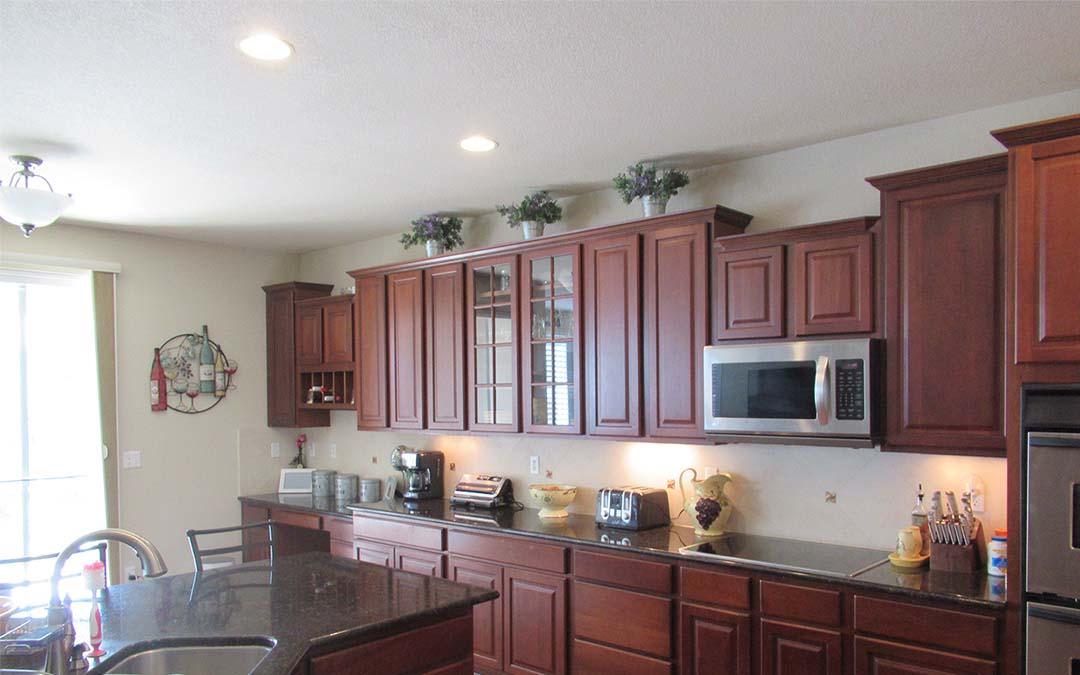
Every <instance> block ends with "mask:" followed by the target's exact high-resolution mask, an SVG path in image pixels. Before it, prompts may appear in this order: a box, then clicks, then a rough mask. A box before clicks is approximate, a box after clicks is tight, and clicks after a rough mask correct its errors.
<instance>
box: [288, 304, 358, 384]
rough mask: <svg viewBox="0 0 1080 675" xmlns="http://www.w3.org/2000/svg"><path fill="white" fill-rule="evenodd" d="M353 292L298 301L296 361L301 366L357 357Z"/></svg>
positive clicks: (331, 363)
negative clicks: (354, 343) (355, 354)
mask: <svg viewBox="0 0 1080 675" xmlns="http://www.w3.org/2000/svg"><path fill="white" fill-rule="evenodd" d="M352 300H353V299H352V296H350V295H334V296H327V297H317V298H311V299H305V300H300V301H297V303H296V305H295V307H296V362H297V364H298V365H300V366H329V367H334V366H342V365H346V364H351V363H352V360H353V319H352Z"/></svg>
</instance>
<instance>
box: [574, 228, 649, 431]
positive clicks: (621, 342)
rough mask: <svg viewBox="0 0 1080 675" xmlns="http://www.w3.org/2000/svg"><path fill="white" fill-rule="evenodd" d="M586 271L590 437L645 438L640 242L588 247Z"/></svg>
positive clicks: (599, 242)
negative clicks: (643, 425) (642, 381)
mask: <svg viewBox="0 0 1080 675" xmlns="http://www.w3.org/2000/svg"><path fill="white" fill-rule="evenodd" d="M584 267H585V271H584V284H583V286H584V289H583V290H584V296H585V302H584V309H583V313H584V315H585V317H584V318H585V400H586V410H587V412H586V415H587V416H588V423H587V431H588V433H589V435H590V436H614V437H620V436H623V437H631V438H633V437H637V436H641V433H642V410H641V402H642V391H641V387H642V385H641V319H640V316H641V237H640V236H639V235H637V234H636V233H635V234H625V235H619V236H615V237H605V238H603V239H596V240H593V241H589V242H586V244H585V265H584Z"/></svg>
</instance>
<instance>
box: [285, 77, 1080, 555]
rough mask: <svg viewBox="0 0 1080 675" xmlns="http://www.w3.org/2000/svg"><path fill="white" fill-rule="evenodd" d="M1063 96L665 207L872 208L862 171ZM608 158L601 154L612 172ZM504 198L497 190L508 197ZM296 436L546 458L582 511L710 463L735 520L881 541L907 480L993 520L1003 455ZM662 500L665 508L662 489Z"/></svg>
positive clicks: (351, 249) (846, 146) (798, 220)
mask: <svg viewBox="0 0 1080 675" xmlns="http://www.w3.org/2000/svg"><path fill="white" fill-rule="evenodd" d="M1077 109H1080V91H1072V92H1066V93H1064V94H1058V95H1055V96H1049V97H1043V98H1039V99H1031V100H1027V101H1022V102H1019V103H1014V104H1009V105H1005V106H999V107H995V108H989V109H985V110H979V111H975V112H971V113H966V114H962V115H957V116H953V117H948V118H943V119H938V120H932V121H928V122H922V123H918V124H911V125H907V126H903V127H897V128H894V129H887V130H884V131H878V132H873V133H868V134H864V135H860V136H854V137H850V138H845V139H840V140H836V141H830V142H827V143H821V144H817V145H813V146H808V147H804V148H798V149H794V150H789V151H785V152H780V153H776V154H773V155H768V156H764V157H758V158H753V159H748V160H743V161H738V162H733V163H730V164H725V165H721V166H716V167H711V168H708V169H705V170H702V171H697V172H694V173H693V174H692V176H691V180H692V182H691V185H690V187H689V188H688V189H687V190H685V192H684V194H680V195H678V196H677V197H675V198H674V199H673V200H672V202H671V204H670V205H669V207H670V209H671V210H673V211H674V210H685V209H693V208H699V207H704V206H708V205H710V204H716V203H720V204H723V205H725V206H729V207H732V208H735V209H739V210H741V211H745V212H747V213H751V214H753V215H754V221H753V223H752V225H751V227H750V231H761V230H767V229H774V228H780V227H788V226H796V225H802V224H807V223H812V222H820V221H824V220H832V219H838V218H847V217H852V216H859V215H874V214H877V213H878V212H879V206H878V195H877V192H876V191H875V190H874V189H873V188H872V187H870V186H869V185H867V184H866V183H865V182H864V180H863V179H864V178H865V177H866V176H872V175H877V174H882V173H888V172H892V171H900V170H905V169H911V168H916V167H920V166H927V165H931V164H937V163H941V162H948V161H954V160H960V159H966V158H970V157H976V156H980V155H986V154H992V153H997V152H1002V150H1003V149H1002V148H1001V146H1000V145H998V144H997V142H996V141H994V139H993V138H992V137H990V135H989V134H988V132H989V131H990V130H991V129H996V128H999V127H1003V126H1008V125H1011V124H1019V123H1024V122H1029V121H1035V120H1039V119H1044V118H1048V117H1055V116H1059V115H1065V114H1071V113H1074V112H1075V111H1076V110H1077ZM500 152H501V150H500ZM620 168H621V167H612V173H613V174H614V173H615V172H616V171H617V170H618V169H620ZM513 197H514V195H512V194H508V195H506V198H507V199H508V200H509V199H512V198H513ZM564 210H565V214H564V222H563V223H561V224H559V225H557V226H555V227H552V228H551V230H552V231H556V232H558V231H563V230H569V229H579V228H584V227H592V226H598V225H605V224H609V223H613V222H618V221H621V220H628V219H632V218H634V217H637V216H638V214H639V213H640V207H639V206H638V205H637V204H636V203H635V204H632V205H630V206H626V205H624V204H622V202H621V201H620V200H619V199H618V197H617V195H615V193H614V192H612V191H611V190H603V191H600V192H595V193H590V194H586V195H582V196H578V197H574V198H569V199H566V200H564ZM405 227H406V224H404V223H403V224H402V229H404V228H405ZM397 236H398V235H393V236H386V237H381V238H377V239H372V240H368V241H362V242H357V243H355V244H351V245H346V246H339V247H335V248H331V249H327V250H323V251H314V252H310V253H306V254H304V255H303V256H301V261H300V267H301V278H302V279H303V280H305V281H316V282H324V283H335V284H338V285H339V286H345V285H349V284H350V283H351V280H350V278H349V277H348V276H347V275H346V274H345V272H346V271H347V270H350V269H356V268H361V267H366V266H370V265H376V264H381V263H387V262H393V261H399V260H406V259H411V258H416V257H420V256H421V255H422V251H419V250H416V249H413V250H410V251H403V250H402V249H401V247H400V245H399V244H398V243H397ZM518 236H520V235H519V233H518V232H516V231H514V230H510V229H509V228H506V227H505V226H504V225H503V224H502V223H501V222H499V220H498V219H497V218H496V217H491V216H486V217H482V218H479V219H477V220H476V221H475V222H473V223H471V224H469V225H468V226H467V227H466V233H465V239H466V242H467V245H468V246H469V247H478V246H485V245H489V244H493V243H498V242H502V241H509V240H513V239H516V238H517V237H518ZM957 405H963V402H962V401H958V402H957ZM308 435H309V437H310V438H311V439H312V440H313V441H314V442H315V444H316V447H315V458H314V464H315V465H316V466H320V467H322V466H325V467H328V468H337V469H339V470H348V471H355V472H359V473H360V474H361V475H363V476H373V477H380V478H384V477H385V476H386V475H387V473H388V468H387V466H386V458H387V456H388V453H389V451H390V449H391V448H392V447H393V446H395V445H397V444H399V443H404V444H406V445H410V446H415V447H420V448H433V449H440V450H443V451H444V452H446V453H447V459H448V461H450V462H454V463H455V466H456V470H455V471H453V472H451V473H450V475H449V477H448V479H447V486H448V488H449V487H450V486H452V485H453V483H454V482H455V481H456V480H457V478H458V477H459V476H460V475H461V473H463V472H493V473H500V474H504V475H507V476H509V477H511V478H512V479H513V481H514V483H515V485H517V486H519V492H520V493H521V495H520V496H521V497H522V498H523V499H525V497H526V495H525V491H524V489H523V488H524V486H526V485H528V484H529V483H533V482H537V481H538V479H544V478H545V473H546V471H547V470H551V472H552V480H556V481H560V482H567V483H573V484H576V485H579V486H581V487H583V488H584V490H583V492H582V494H581V496H579V498H578V501H577V502H576V503H575V505H574V509H575V510H578V511H583V512H587V513H589V512H592V510H593V502H594V499H595V490H596V489H597V488H599V487H602V486H605V485H613V484H620V483H626V482H634V483H645V484H648V485H655V486H663V485H664V482H665V480H667V479H669V478H675V477H676V475H677V474H678V472H679V471H680V470H681V469H682V468H683V467H687V466H693V467H696V468H697V469H698V470H699V471H701V470H703V469H704V468H706V467H716V468H719V469H721V470H724V471H730V472H731V473H733V474H734V476H735V483H734V485H733V486H732V487H731V488H729V492H730V494H731V495H732V497H733V499H734V501H735V504H736V507H737V515H736V517H735V519H734V520H733V523H732V524H733V527H734V528H735V529H739V530H744V531H747V532H755V533H761V534H771V535H779V536H789V537H799V538H806V539H813V540H820V541H829V542H839V543H847V544H854V545H873V546H881V547H888V546H890V545H891V544H892V541H893V537H894V535H895V530H896V528H897V527H898V526H900V525H904V524H906V518H907V514H908V512H909V511H910V509H911V507H912V505H913V502H914V494H915V486H916V484H917V483H919V482H922V483H923V484H924V485H925V486H926V488H927V490H928V491H929V490H933V489H943V490H944V489H953V490H961V489H963V487H964V482H965V481H966V479H967V477H968V476H969V475H972V474H975V475H977V476H979V477H980V478H981V479H982V480H983V481H984V482H985V484H986V487H987V493H986V500H987V512H986V514H985V515H984V518H985V519H986V521H987V522H988V524H989V525H990V526H991V527H1004V524H1005V462H1004V460H997V459H967V458H955V457H946V456H920V455H911V454H896V453H883V452H880V451H878V450H850V449H842V448H810V447H777V446H764V445H727V446H671V445H660V444H647V443H616V442H607V441H594V440H585V439H575V440H564V439H559V440H550V439H537V438H535V437H532V436H530V437H524V436H504V437H499V436H452V435H434V434H416V433H412V434H410V433H395V432H385V433H361V432H358V431H356V430H355V416H353V415H350V414H348V413H335V414H334V417H333V426H332V428H330V429H318V430H308ZM331 444H333V445H335V446H336V454H337V457H336V458H335V459H331V458H330V457H329V456H328V455H329V446H330V445H331ZM530 455H537V456H539V457H540V463H541V469H542V470H541V475H540V476H530V475H529V474H528V458H529V456H530ZM373 461H377V462H378V463H377V464H372V462H373ZM825 491H830V492H835V493H837V495H838V498H837V503H836V504H826V503H825V501H824V493H825ZM525 500H526V501H527V499H525ZM671 501H672V505H673V507H674V508H678V504H677V502H678V499H677V496H676V494H675V493H672V494H671Z"/></svg>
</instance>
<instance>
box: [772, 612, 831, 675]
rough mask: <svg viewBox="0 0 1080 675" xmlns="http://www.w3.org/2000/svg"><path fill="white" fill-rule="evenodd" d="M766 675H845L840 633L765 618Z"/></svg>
mask: <svg viewBox="0 0 1080 675" xmlns="http://www.w3.org/2000/svg"><path fill="white" fill-rule="evenodd" d="M758 625H759V631H758V632H759V634H760V639H761V673H762V675H792V674H793V673H798V674H799V675H841V673H842V672H843V656H842V654H841V652H842V651H843V643H844V641H843V638H842V637H841V635H840V632H839V631H835V630H826V629H824V628H813V627H810V626H804V625H802V624H797V623H787V622H785V621H773V620H771V619H761V620H760V621H759V624H758Z"/></svg>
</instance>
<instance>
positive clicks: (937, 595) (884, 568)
mask: <svg viewBox="0 0 1080 675" xmlns="http://www.w3.org/2000/svg"><path fill="white" fill-rule="evenodd" d="M241 499H242V500H245V501H248V502H256V503H260V504H264V505H266V506H269V507H275V506H285V507H288V508H291V509H297V510H304V511H310V512H312V513H319V514H322V515H334V516H343V515H351V513H352V510H354V509H355V510H357V511H359V512H361V513H372V514H383V515H393V516H401V517H407V518H413V519H419V520H427V521H433V522H437V523H440V524H444V525H445V524H452V525H455V526H458V527H466V528H473V529H477V530H488V531H496V532H501V533H505V534H517V535H524V536H532V537H539V538H544V539H550V540H554V541H560V542H563V543H567V544H589V545H596V546H603V547H610V548H616V549H630V550H634V551H639V552H642V553H650V554H656V555H662V556H668V557H675V558H679V559H681V560H688V559H692V560H694V561H696V562H706V563H712V564H716V565H721V566H729V567H740V568H749V569H757V570H762V571H767V572H771V573H776V574H784V575H788V576H792V577H801V578H806V579H823V580H824V579H831V580H834V581H835V580H842V581H843V582H844V583H845V584H850V585H853V586H863V587H867V588H870V589H874V590H885V591H891V592H896V593H899V594H902V595H905V596H908V597H912V598H916V599H917V598H919V597H922V598H924V599H930V600H948V601H952V602H956V603H959V604H966V605H971V606H977V607H983V608H990V609H1000V608H1001V607H1003V606H1004V605H1005V589H1004V579H996V578H992V577H989V576H988V575H987V574H986V573H985V572H979V573H975V574H963V573H950V572H931V571H930V570H929V568H926V567H923V568H920V569H917V570H914V571H909V570H901V569H897V568H895V567H893V566H892V565H890V564H889V563H888V562H886V560H887V556H888V554H889V551H881V550H874V549H866V548H858V547H852V546H839V545H834V544H819V543H815V542H804V541H798V540H793V539H783V538H779V537H762V536H757V535H750V534H741V533H733V534H732V535H730V536H729V537H727V538H724V539H721V540H719V541H720V542H722V543H723V546H721V547H720V548H722V549H724V550H723V551H721V552H722V553H724V557H716V556H710V557H709V558H701V557H696V556H695V557H693V558H690V557H689V556H685V555H682V554H680V553H679V549H680V548H682V547H684V546H689V545H691V544H695V543H702V542H705V541H709V540H705V539H702V538H699V537H697V536H696V535H695V534H694V530H693V528H691V527H687V526H685V525H670V526H668V527H658V528H654V529H651V530H645V531H642V532H633V531H628V530H617V529H611V528H602V527H597V525H596V522H595V520H594V519H593V517H592V516H589V515H584V514H579V513H571V514H570V515H569V516H568V517H566V518H560V519H558V520H545V519H543V518H540V517H539V516H538V515H537V514H538V513H539V511H537V510H536V509H530V508H524V509H517V510H515V509H512V508H509V507H505V508H501V509H496V510H495V511H494V512H488V511H483V510H471V509H462V508H459V507H454V506H451V504H450V502H449V501H447V500H442V499H435V500H425V501H419V502H410V503H406V502H404V501H402V500H400V499H396V500H393V501H389V502H387V501H378V502H368V503H359V504H349V505H346V504H336V503H333V502H330V503H329V504H325V503H323V502H322V501H321V500H320V501H314V500H313V499H312V497H311V495H278V494H263V495H252V496H249V497H241ZM324 507H325V508H324ZM877 561H881V564H875V563H876V562H877ZM856 572H858V574H855V575H854V576H850V575H851V574H853V573H856Z"/></svg>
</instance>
